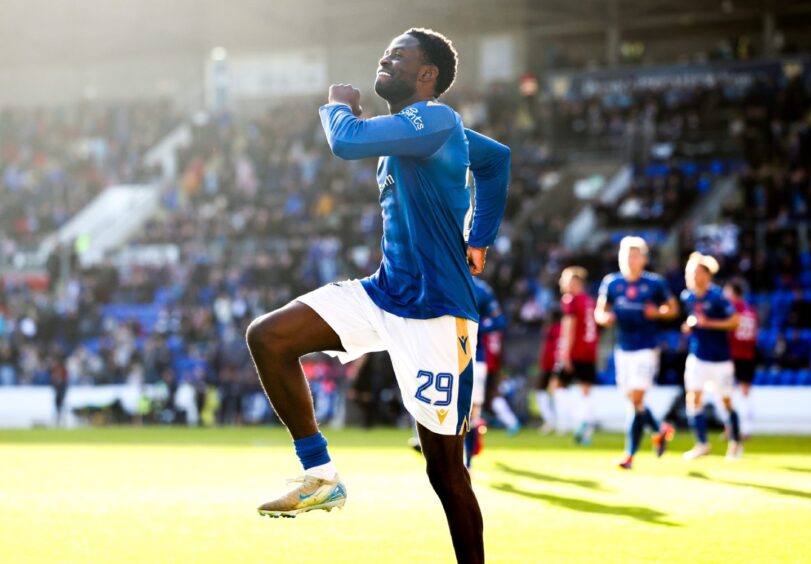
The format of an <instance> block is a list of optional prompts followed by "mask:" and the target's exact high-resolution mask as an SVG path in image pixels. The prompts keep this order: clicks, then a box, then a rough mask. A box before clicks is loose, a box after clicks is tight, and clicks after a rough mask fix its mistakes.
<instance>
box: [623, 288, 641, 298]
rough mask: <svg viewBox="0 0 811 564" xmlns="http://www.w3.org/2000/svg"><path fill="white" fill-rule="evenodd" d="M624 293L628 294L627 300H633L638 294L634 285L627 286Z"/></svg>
mask: <svg viewBox="0 0 811 564" xmlns="http://www.w3.org/2000/svg"><path fill="white" fill-rule="evenodd" d="M625 295H626V296H628V299H629V300H634V299H636V297H637V296H638V295H639V290H637V288H636V286H628V289H627V290H625Z"/></svg>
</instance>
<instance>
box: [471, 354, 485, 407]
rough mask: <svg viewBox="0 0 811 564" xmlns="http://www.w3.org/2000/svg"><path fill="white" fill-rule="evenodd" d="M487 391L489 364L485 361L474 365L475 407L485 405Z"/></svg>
mask: <svg viewBox="0 0 811 564" xmlns="http://www.w3.org/2000/svg"><path fill="white" fill-rule="evenodd" d="M486 391H487V363H486V362H484V361H483V360H480V361H477V362H476V363H475V364H474V365H473V405H484V396H485V392H486Z"/></svg>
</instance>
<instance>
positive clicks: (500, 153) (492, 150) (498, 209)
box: [465, 129, 511, 247]
mask: <svg viewBox="0 0 811 564" xmlns="http://www.w3.org/2000/svg"><path fill="white" fill-rule="evenodd" d="M465 136H466V137H467V141H468V152H469V155H470V170H471V172H472V173H473V179H474V181H475V186H476V194H475V208H474V211H473V224H472V226H471V229H470V237H469V239H468V244H469V245H470V246H472V247H489V246H490V245H492V244H493V242H494V241H495V239H496V235H497V234H498V227H499V225H500V224H501V218H502V216H503V215H504V208H505V206H506V205H507V188H508V186H509V182H510V154H511V151H510V149H509V147H507V146H506V145H502V144H501V143H499V142H497V141H494V140H493V139H490V138H489V137H487V136H485V135H482V134H481V133H476V132H475V131H472V130H470V129H465Z"/></svg>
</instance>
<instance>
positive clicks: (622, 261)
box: [594, 237, 678, 470]
mask: <svg viewBox="0 0 811 564" xmlns="http://www.w3.org/2000/svg"><path fill="white" fill-rule="evenodd" d="M618 262H619V268H620V271H619V272H615V273H613V274H609V275H608V276H606V277H605V278H603V282H602V284H601V285H600V292H599V297H598V298H597V307H596V309H595V311H594V319H595V321H597V323H598V324H599V325H601V326H603V327H612V326H614V325H616V328H617V344H616V347H615V348H614V367H615V370H616V379H617V387H619V389H620V390H622V392H623V393H624V394H625V395H626V397H627V398H628V406H629V417H628V429H627V436H626V441H625V456H624V457H623V458H622V459H621V460H620V461H619V463H618V465H619V467H620V468H624V469H626V470H630V469H631V467H632V465H633V459H634V455H635V454H636V452H637V450H638V449H639V444H640V443H641V442H642V434H643V433H644V431H645V426H648V427H650V428H651V430H652V431H653V433H654V434H653V439H652V440H653V446H654V449H655V451H656V454H657V456H662V454H664V452H665V449H666V448H667V443H668V442H669V441H670V440H671V439H672V438H673V435H674V433H675V430H674V428H673V426H672V425H670V424H669V423H666V422H663V423H662V424H661V425H659V423H658V422H657V421H656V418H655V417H654V416H653V413H651V411H650V409H648V408H647V407H646V406H645V392H646V391H647V390H648V388H650V387H651V386H652V385H653V380H654V377H655V376H656V373H657V372H658V371H659V349H658V334H659V320H663V319H673V318H675V317H676V316H677V315H678V304H677V302H676V298H675V297H674V296H673V294H672V293H671V292H670V289H669V288H668V286H667V283H666V282H665V280H664V278H662V277H661V276H659V275H658V274H654V273H652V272H648V271H647V270H645V266H646V265H647V263H648V245H647V243H646V242H645V240H644V239H642V238H641V237H624V238H623V239H622V241H620V247H619V254H618Z"/></svg>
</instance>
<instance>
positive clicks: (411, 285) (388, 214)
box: [319, 101, 510, 321]
mask: <svg viewBox="0 0 811 564" xmlns="http://www.w3.org/2000/svg"><path fill="white" fill-rule="evenodd" d="M319 113H320V116H321V122H322V125H323V127H324V131H325V132H326V134H327V140H328V142H329V144H330V147H331V148H332V151H333V153H334V154H335V155H336V156H338V157H340V158H343V159H361V158H365V157H372V156H377V157H380V159H379V161H378V165H377V182H378V188H379V190H380V198H379V200H380V205H381V207H382V213H383V241H382V247H383V261H382V263H381V265H380V268H379V270H378V271H377V272H375V273H374V274H373V275H372V276H370V277H368V278H365V279H363V280H362V281H361V283H362V284H363V287H364V289H365V290H366V292H367V293H368V294H369V297H370V298H371V299H372V301H373V302H374V303H375V304H376V305H378V306H379V307H380V308H382V309H384V310H385V311H388V312H389V313H392V314H394V315H398V316H400V317H407V318H413V319H430V318H435V317H440V316H443V315H452V316H455V317H462V318H467V319H470V320H473V321H478V320H479V314H478V307H477V302H476V289H475V287H474V284H473V277H472V276H471V274H470V271H469V267H468V264H467V256H466V243H465V238H464V226H465V215H466V214H467V212H468V209H469V208H470V186H469V185H468V182H467V172H468V167H470V170H471V171H472V173H473V177H474V180H475V182H476V192H477V194H476V203H477V207H478V206H479V203H480V202H481V207H482V209H481V210H477V211H476V212H475V213H474V220H473V225H472V227H471V235H470V238H471V244H473V245H474V246H487V245H490V244H492V242H493V240H494V239H495V236H496V232H497V231H498V225H499V223H500V221H501V215H502V213H503V206H504V200H505V199H506V192H507V183H508V179H509V162H510V150H509V149H508V148H507V147H505V146H504V145H501V144H500V143H497V142H495V141H493V140H492V139H489V138H487V137H485V136H483V135H479V134H474V133H473V132H466V131H465V129H464V127H463V125H462V120H461V118H460V117H459V114H457V113H456V112H455V111H453V110H452V109H451V108H450V107H448V106H446V105H445V104H441V103H439V102H436V101H424V102H418V103H416V104H412V105H410V106H408V107H406V108H404V109H403V110H402V111H401V112H399V113H397V114H394V115H390V116H380V117H375V118H371V119H358V118H356V117H355V116H353V115H352V111H351V109H350V108H349V106H347V105H345V104H329V105H326V106H322V107H321V109H320V111H319ZM480 191H481V197H480V195H479V192H480ZM499 206H500V208H499ZM477 223H478V225H477Z"/></svg>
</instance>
